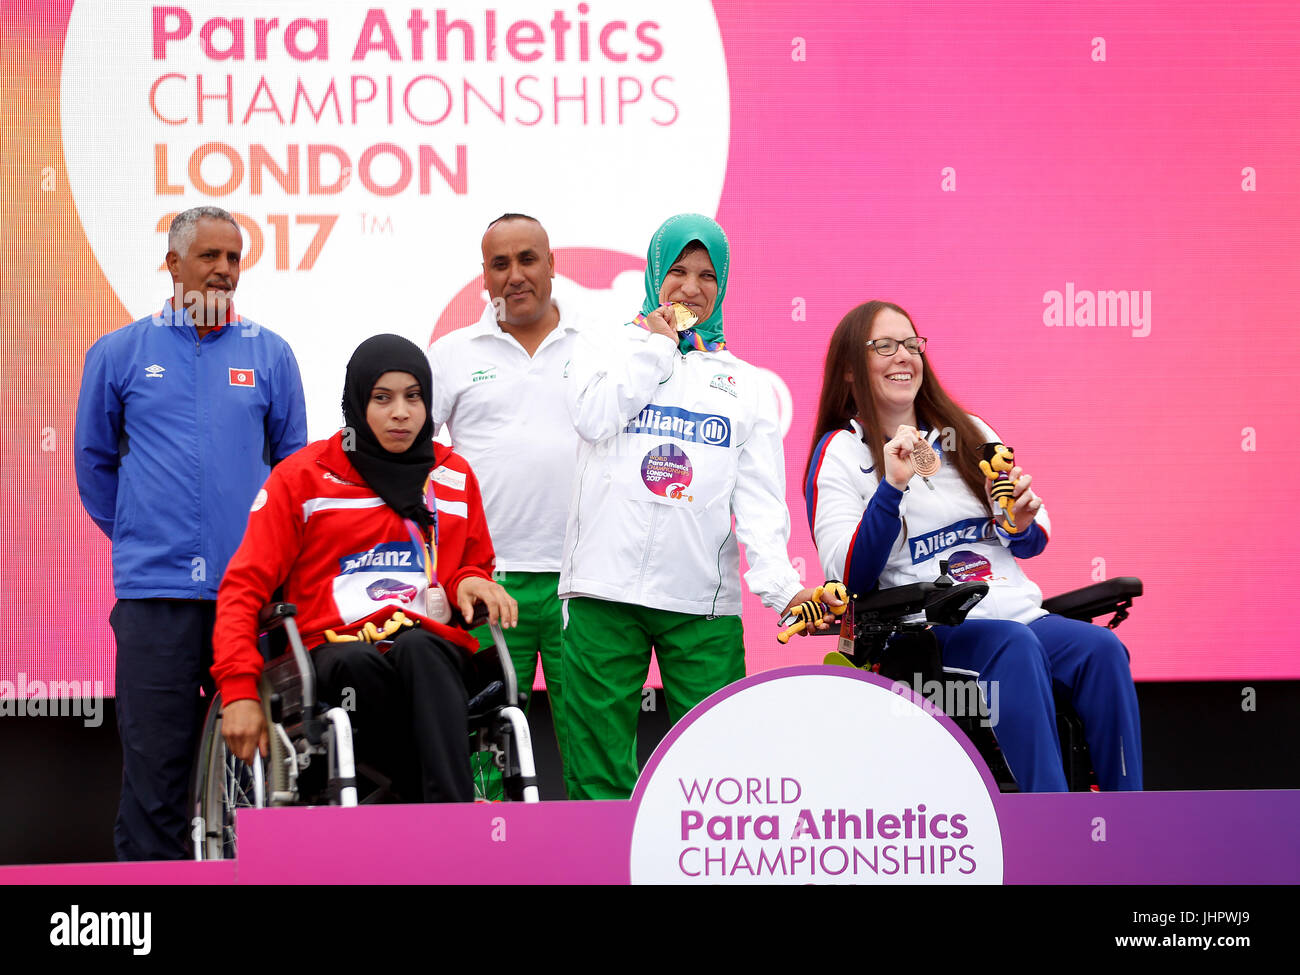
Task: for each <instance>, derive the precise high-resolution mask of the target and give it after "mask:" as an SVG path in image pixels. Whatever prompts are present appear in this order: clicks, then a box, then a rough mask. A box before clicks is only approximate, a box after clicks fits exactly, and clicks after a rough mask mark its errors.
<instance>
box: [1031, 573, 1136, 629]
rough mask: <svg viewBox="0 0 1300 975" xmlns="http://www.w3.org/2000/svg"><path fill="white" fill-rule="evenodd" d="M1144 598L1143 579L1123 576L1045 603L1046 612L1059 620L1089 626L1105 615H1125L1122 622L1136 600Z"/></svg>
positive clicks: (1072, 591)
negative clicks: (1139, 597) (1086, 623)
mask: <svg viewBox="0 0 1300 975" xmlns="http://www.w3.org/2000/svg"><path fill="white" fill-rule="evenodd" d="M1141 595H1142V580H1141V579H1138V578H1137V577H1136V576H1120V577H1118V578H1116V579H1107V580H1106V581H1105V582H1097V583H1093V584H1092V585H1091V586H1084V587H1083V588H1082V589H1072V590H1071V591H1070V592H1063V593H1061V594H1060V595H1059V596H1053V597H1052V598H1051V599H1044V600H1043V609H1045V610H1047V611H1048V612H1049V613H1055V614H1056V615H1058V616H1065V617H1068V618H1069V619H1072V620H1084V621H1085V622H1089V623H1090V622H1092V620H1093V619H1094V618H1096V617H1098V616H1104V615H1105V614H1106V613H1116V614H1122V615H1120V616H1119V618H1120V619H1123V618H1124V616H1127V615H1128V613H1127V610H1128V607H1129V606H1131V605H1133V600H1134V599H1135V598H1137V597H1138V596H1141Z"/></svg>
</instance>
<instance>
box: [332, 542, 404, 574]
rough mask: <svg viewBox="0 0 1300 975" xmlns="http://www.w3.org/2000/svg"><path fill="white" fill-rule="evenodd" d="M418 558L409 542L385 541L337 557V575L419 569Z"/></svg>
mask: <svg viewBox="0 0 1300 975" xmlns="http://www.w3.org/2000/svg"><path fill="white" fill-rule="evenodd" d="M421 567H422V566H421V564H420V560H419V558H418V557H417V555H416V552H415V549H414V547H413V546H412V545H411V543H410V542H385V543H384V544H383V545H376V546H375V547H374V548H372V549H370V550H369V551H366V552H357V553H356V554H355V555H345V556H343V558H341V559H339V575H346V574H347V573H349V572H378V571H382V570H384V569H419V568H421Z"/></svg>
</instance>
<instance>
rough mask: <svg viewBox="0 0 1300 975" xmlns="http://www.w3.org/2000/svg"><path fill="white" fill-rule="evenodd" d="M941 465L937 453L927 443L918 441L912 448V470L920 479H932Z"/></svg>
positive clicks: (941, 462)
mask: <svg viewBox="0 0 1300 975" xmlns="http://www.w3.org/2000/svg"><path fill="white" fill-rule="evenodd" d="M942 465H943V461H941V460H940V459H939V454H938V452H937V451H936V450H935V449H934V448H933V447H932V446H930V444H929V443H928V442H927V441H924V440H922V441H919V442H918V443H917V444H916V445H915V446H913V447H912V470H914V471H916V473H917V474H920V475H921V477H923V478H931V477H934V475H936V474H938V473H939V468H940V467H941V466H942Z"/></svg>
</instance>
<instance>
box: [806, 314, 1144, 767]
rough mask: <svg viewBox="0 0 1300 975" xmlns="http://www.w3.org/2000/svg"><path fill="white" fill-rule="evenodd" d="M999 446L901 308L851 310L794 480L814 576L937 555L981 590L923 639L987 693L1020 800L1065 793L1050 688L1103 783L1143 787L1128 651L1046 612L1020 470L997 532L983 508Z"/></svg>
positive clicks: (987, 505)
mask: <svg viewBox="0 0 1300 975" xmlns="http://www.w3.org/2000/svg"><path fill="white" fill-rule="evenodd" d="M998 442H1000V440H999V437H998V436H997V434H995V433H994V432H993V430H992V429H991V428H990V427H989V426H988V425H987V424H986V423H984V421H983V420H981V419H980V418H979V417H977V416H973V415H970V414H968V413H966V411H965V410H964V409H962V408H961V407H960V406H958V405H957V403H955V402H954V401H953V399H952V398H951V397H950V396H949V395H948V393H947V392H946V391H945V390H944V388H943V386H942V385H941V384H940V382H939V379H938V377H937V376H936V375H935V372H934V368H933V365H932V364H931V362H930V359H929V356H928V355H927V354H926V339H925V338H923V337H921V336H919V335H918V334H917V332H916V328H915V327H914V326H913V324H912V320H911V318H910V316H909V315H908V314H907V312H905V311H904V310H903V309H902V308H900V307H898V306H897V305H894V304H890V303H889V302H884V301H870V302H867V303H866V304H864V305H859V306H858V307H857V308H854V309H853V310H852V311H850V312H849V313H848V314H847V315H845V316H844V318H843V320H842V321H841V322H840V323H839V325H838V326H837V327H836V329H835V332H834V334H833V335H832V336H831V342H830V348H829V350H828V351H827V354H826V370H825V374H824V376H823V379H822V392H821V398H820V401H819V403H818V408H817V421H816V429H815V433H814V437H813V444H814V447H813V449H812V451H811V453H810V455H809V459H808V467H807V470H806V472H805V483H806V493H807V502H808V518H809V523H810V526H811V528H812V534H813V541H814V542H815V544H816V545H817V551H818V553H819V556H820V559H821V563H822V567H823V569H824V570H825V572H826V575H827V577H828V578H838V579H843V580H844V581H845V583H846V585H847V586H848V588H849V591H850V592H852V593H868V592H871V591H872V590H873V589H875V588H877V587H879V588H882V589H884V588H891V587H894V586H901V585H907V584H909V583H913V582H931V581H933V580H934V579H935V578H937V577H938V575H939V562H940V561H941V560H947V562H948V564H949V570H948V571H949V574H950V575H951V576H952V577H953V578H954V579H955V580H956V581H958V582H964V581H969V580H984V581H987V582H988V583H989V593H988V595H987V596H986V597H985V598H984V599H983V600H982V601H981V602H979V603H978V604H976V606H975V607H974V609H972V610H971V612H970V615H969V616H968V618H967V621H966V622H965V623H962V624H961V625H960V626H956V627H950V626H948V627H946V626H938V627H934V628H933V632H934V634H935V636H936V638H937V639H938V640H939V644H940V647H941V649H942V653H943V661H944V664H945V665H946V666H952V667H960V668H964V669H969V670H973V671H976V672H978V673H979V674H980V676H981V680H985V681H990V682H994V681H996V682H997V684H996V686H997V687H998V691H999V697H1000V708H999V710H1000V715H999V719H1000V720H999V721H998V724H997V726H996V728H995V731H996V733H997V736H998V742H999V744H1000V745H1001V747H1002V750H1003V753H1004V754H1005V756H1006V758H1007V764H1008V765H1009V766H1010V767H1011V771H1012V772H1013V773H1014V774H1015V776H1016V780H1017V782H1018V783H1019V785H1020V787H1021V789H1022V790H1023V791H1026V792H1063V791H1065V790H1066V782H1065V776H1064V773H1063V771H1062V768H1061V752H1060V743H1059V741H1058V738H1057V731H1056V719H1055V705H1054V703H1053V698H1052V685H1053V683H1054V682H1055V683H1058V684H1061V685H1064V686H1065V687H1066V688H1068V689H1069V690H1070V692H1071V694H1072V696H1073V702H1074V706H1075V709H1076V710H1077V711H1078V712H1079V715H1080V717H1081V718H1082V719H1083V721H1084V725H1085V732H1086V736H1087V740H1088V746H1089V749H1090V751H1091V754H1092V759H1093V763H1094V766H1095V768H1096V772H1097V778H1098V782H1099V783H1100V785H1101V787H1102V788H1103V789H1106V790H1137V789H1141V788H1142V745H1141V729H1140V724H1139V719H1138V708H1137V695H1136V693H1135V691H1134V688H1133V679H1132V676H1131V674H1130V672H1129V665H1128V652H1127V651H1126V650H1125V648H1124V645H1123V644H1122V643H1120V642H1119V640H1118V638H1117V637H1116V636H1115V634H1114V633H1113V632H1112V631H1111V630H1108V629H1106V628H1104V627H1100V626H1093V625H1092V624H1090V623H1082V622H1079V621H1076V620H1068V619H1065V618H1063V617H1060V616H1054V615H1051V614H1048V613H1047V612H1046V611H1044V610H1043V608H1042V592H1041V591H1040V590H1039V588H1038V587H1037V586H1036V585H1034V583H1033V582H1031V581H1030V580H1029V578H1028V577H1027V576H1026V575H1025V574H1024V572H1023V571H1022V570H1021V568H1020V564H1019V561H1018V560H1019V559H1027V558H1031V557H1033V556H1035V555H1037V554H1038V553H1039V552H1041V551H1042V550H1043V548H1044V547H1045V546H1046V545H1047V541H1048V537H1049V534H1050V532H1051V523H1050V521H1049V520H1048V517H1047V509H1046V508H1044V507H1043V502H1042V500H1041V499H1040V498H1039V497H1038V495H1037V494H1036V493H1035V491H1034V490H1033V488H1032V486H1031V482H1032V479H1031V478H1030V477H1029V476H1028V475H1025V474H1023V472H1022V471H1021V469H1020V467H1018V466H1015V467H1013V468H1012V469H1011V470H1010V472H1009V478H1010V482H1009V483H1010V484H1012V485H1014V488H1013V490H1012V491H1011V502H1012V503H1011V507H1010V516H1011V517H1010V523H1008V522H1007V520H1006V519H1005V518H1003V517H1002V516H1001V514H1000V512H1001V509H998V508H995V506H994V505H993V504H992V502H991V501H990V497H989V491H988V488H987V487H986V485H987V483H988V482H987V480H986V478H985V475H984V473H983V472H982V471H981V469H980V463H981V461H983V460H984V459H985V453H984V446H985V445H986V444H992V443H998ZM927 444H929V445H932V448H933V451H934V452H935V454H937V455H938V460H939V466H938V470H937V471H934V469H933V464H932V462H931V463H927V462H929V461H930V460H931V458H930V454H929V451H928V450H927V449H926V445H927ZM914 455H915V456H914ZM918 471H919V473H918ZM922 474H926V475H928V476H926V477H922V476H921V475H922ZM995 511H998V512H999V516H998V517H995V516H994V512H995ZM1012 527H1014V530H1011V529H1012Z"/></svg>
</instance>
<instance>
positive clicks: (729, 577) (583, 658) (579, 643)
mask: <svg viewBox="0 0 1300 975" xmlns="http://www.w3.org/2000/svg"><path fill="white" fill-rule="evenodd" d="M727 268H728V246H727V241H726V237H725V235H724V234H723V233H722V228H721V227H719V226H718V225H717V224H716V223H714V222H713V221H712V220H709V219H708V218H707V217H700V216H696V215H682V216H678V217H674V218H672V219H670V220H669V221H668V222H667V223H665V224H664V226H663V227H661V228H660V229H659V231H658V232H657V233H656V234H655V237H654V239H653V241H652V242H651V247H650V255H649V259H648V263H647V268H646V296H647V297H646V306H643V315H641V316H638V319H637V321H636V322H633V323H630V324H627V325H617V326H609V327H603V328H596V329H589V330H586V331H584V332H583V333H582V334H580V335H579V337H578V342H577V349H576V351H575V354H574V358H573V360H572V361H571V362H570V364H569V370H568V387H567V391H566V397H567V401H568V406H569V411H570V414H571V417H572V419H573V423H574V426H575V428H576V429H577V431H578V435H579V437H580V438H581V440H582V443H581V445H580V448H579V455H578V470H577V483H576V484H575V487H574V493H573V501H572V503H571V504H570V507H569V520H568V526H567V531H566V534H565V543H564V558H563V563H562V565H561V569H560V585H559V588H560V595H561V597H562V598H565V599H566V603H565V629H564V639H563V646H562V658H563V666H564V681H565V687H566V695H567V702H568V704H567V709H566V714H567V721H566V729H567V730H566V738H567V739H568V741H567V746H566V754H565V777H566V788H567V791H568V795H569V798H571V799H578V798H626V797H627V796H628V795H630V794H631V790H632V787H633V785H635V781H636V775H637V767H636V721H637V714H638V711H639V707H640V697H641V695H640V691H641V686H642V684H643V683H644V681H645V677H646V673H647V670H648V668H649V661H650V648H651V647H652V646H653V647H654V648H655V651H656V655H657V657H658V660H659V668H660V674H661V675H662V677H663V683H664V693H665V695H666V697H667V702H668V709H669V717H670V718H671V719H672V720H673V721H674V722H675V721H677V720H678V719H679V718H680V717H681V716H682V715H683V714H685V713H686V711H688V710H690V709H691V708H692V707H694V706H695V705H696V704H697V703H699V701H701V700H703V699H704V698H705V697H707V696H708V695H709V694H711V693H712V692H713V691H715V690H718V689H719V688H721V687H723V686H725V685H726V684H729V683H731V682H732V681H735V680H738V679H740V678H741V677H743V676H744V674H745V660H744V643H743V639H742V632H741V622H740V611H741V593H740V552H739V547H738V545H737V541H741V542H744V543H745V548H746V555H747V558H748V561H749V564H750V570H749V571H748V572H747V573H746V574H745V582H746V584H747V585H748V586H749V588H750V590H751V591H752V592H753V593H754V594H755V595H757V596H759V597H760V598H761V599H762V600H763V602H764V604H765V605H767V606H769V607H771V608H773V609H776V610H782V611H783V610H785V609H788V608H789V607H790V606H791V605H793V604H795V603H797V602H800V601H802V600H803V599H808V598H811V595H812V593H811V591H810V590H805V589H802V587H801V585H800V581H799V575H798V572H797V571H796V570H795V569H794V568H793V566H791V564H790V560H789V557H788V555H787V554H786V545H787V542H788V540H789V534H790V518H789V513H788V511H787V509H786V505H785V501H784V491H785V461H784V455H783V453H782V445H781V431H780V429H779V427H778V425H777V421H776V409H775V402H774V399H773V396H772V392H771V388H770V386H769V384H768V383H767V382H766V381H765V380H764V378H763V377H762V375H761V374H760V373H759V371H758V370H757V369H755V368H754V367H753V366H750V365H748V364H746V363H745V362H743V361H741V360H740V359H738V358H736V356H735V355H733V354H732V353H730V352H727V351H725V342H724V340H723V338H722V331H721V317H722V316H721V306H722V298H723V296H724V294H725V291H726V275H727ZM666 302H679V303H681V304H683V305H685V306H686V307H687V308H688V309H689V310H690V311H691V312H692V313H694V315H695V316H696V317H697V318H698V319H699V321H698V323H697V325H696V327H695V328H693V329H691V330H689V331H688V332H683V333H681V334H680V335H678V334H677V333H676V332H675V330H674V329H673V328H672V327H671V326H669V325H668V323H667V320H666V318H665V314H664V311H663V310H662V309H660V308H659V305H660V304H661V303H666ZM646 311H648V312H649V314H648V315H646V314H645V312H646ZM733 515H734V518H735V530H734V532H733V530H732V518H733Z"/></svg>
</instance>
